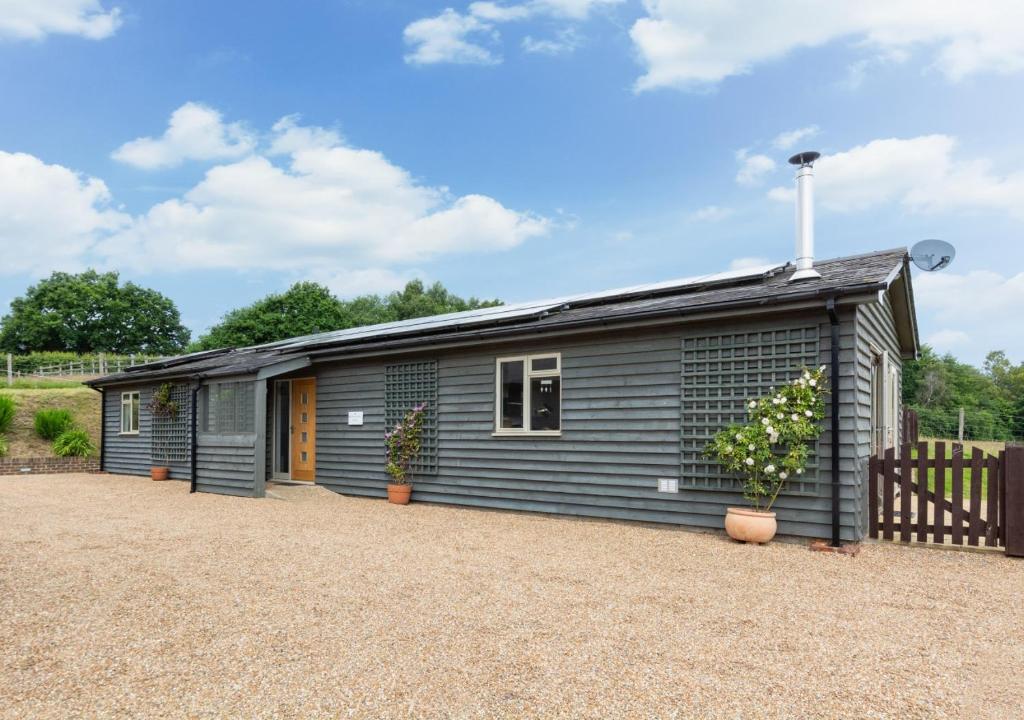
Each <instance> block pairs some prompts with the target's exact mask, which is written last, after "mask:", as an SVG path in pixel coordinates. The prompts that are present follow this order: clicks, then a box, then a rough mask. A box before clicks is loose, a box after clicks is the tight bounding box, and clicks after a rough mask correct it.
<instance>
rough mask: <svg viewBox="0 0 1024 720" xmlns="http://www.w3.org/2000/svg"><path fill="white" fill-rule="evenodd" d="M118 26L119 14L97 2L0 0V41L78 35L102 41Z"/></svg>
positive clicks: (89, 0)
mask: <svg viewBox="0 0 1024 720" xmlns="http://www.w3.org/2000/svg"><path fill="white" fill-rule="evenodd" d="M119 27H121V11H120V10H119V9H118V8H116V7H115V8H111V9H110V10H107V9H105V8H104V7H103V4H102V3H101V2H100V0H0V39H2V38H4V37H8V38H14V39H21V40H41V39H43V38H45V37H46V36H47V35H78V36H81V37H84V38H89V39H90V40H102V39H104V38H108V37H110V36H111V35H113V34H114V33H115V32H117V29H118V28H119Z"/></svg>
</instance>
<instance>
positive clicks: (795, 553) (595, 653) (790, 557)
mask: <svg viewBox="0 0 1024 720" xmlns="http://www.w3.org/2000/svg"><path fill="white" fill-rule="evenodd" d="M280 494H282V495H284V496H287V499H284V500H274V499H267V500H246V499H237V498H228V497H218V496H214V495H193V496H189V494H188V487H187V485H186V484H184V483H180V482H165V483H154V482H151V481H149V480H145V479H141V478H128V477H118V476H109V475H93V476H90V475H78V476H75V475H64V476H37V477H0V716H2V717H6V718H49V717H53V718H71V717H90V718H91V717H146V718H159V717H195V718H206V717H267V718H270V717H273V718H310V717H324V716H328V717H334V716H340V717H372V718H379V717H458V718H475V717H510V716H543V717H573V718H575V717H680V718H689V717H700V718H703V717H707V718H868V717H870V718H880V717H891V718H934V717H963V716H968V715H969V716H970V717H972V718H1014V717H1020V716H1021V704H1022V703H1024V561H1014V560H1009V559H1006V558H1004V557H1003V556H1001V555H989V554H978V553H963V552H950V551H942V550H924V549H908V548H899V547H894V546H880V545H870V546H867V547H866V548H865V549H864V551H863V552H862V553H861V555H860V556H859V557H856V558H848V557H840V556H833V555H826V554H820V553H812V552H809V551H808V550H807V549H806V547H804V546H803V545H796V544H784V543H779V542H776V543H773V544H771V545H769V546H766V547H747V546H742V545H737V544H733V543H730V542H729V541H727V540H726V539H724V538H723V537H721V536H719V535H714V534H697V533H691V532H685V531H681V530H678V529H674V528H671V527H655V526H644V525H636V524H625V523H614V522H600V521H586V520H574V519H565V518H558V517H548V516H539V515H529V514H516V513H501V512H488V511H476V510H469V509H463V508H449V507H441V506H430V505H425V504H413V505H410V506H408V507H397V506H390V505H388V504H386V503H385V502H383V501H379V500H362V499H354V498H346V497H341V496H337V495H333V494H331V493H329V492H327V491H325V490H322V489H318V488H298V489H291V488H289V489H286V490H284V491H283V492H281V493H280Z"/></svg>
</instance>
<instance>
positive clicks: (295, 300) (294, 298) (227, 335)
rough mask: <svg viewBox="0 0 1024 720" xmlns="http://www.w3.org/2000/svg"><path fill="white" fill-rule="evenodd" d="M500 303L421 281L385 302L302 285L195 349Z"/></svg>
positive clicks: (230, 319) (242, 311)
mask: <svg viewBox="0 0 1024 720" xmlns="http://www.w3.org/2000/svg"><path fill="white" fill-rule="evenodd" d="M500 304H501V303H500V301H498V300H486V301H484V300H478V299H477V298H473V297H471V298H469V299H463V298H460V297H458V296H457V295H453V294H452V293H450V292H448V290H446V289H445V288H444V286H443V285H441V283H434V284H433V285H431V286H430V287H424V285H423V282H422V281H420V280H413V281H411V282H409V283H407V284H406V286H405V288H404V289H402V290H401V291H396V292H393V293H391V294H390V295H388V296H386V297H384V298H381V297H380V296H378V295H361V296H359V297H357V298H354V299H352V300H347V301H345V300H339V299H338V298H336V297H335V296H334V295H332V294H331V292H330V290H328V289H327V288H326V287H324V286H323V285H318V284H317V283H313V282H300V283H296V284H295V285H292V287H291V288H289V289H288V290H287V291H286V292H284V293H279V294H273V295H268V296H267V297H265V298H263V299H262V300H257V301H256V302H254V303H253V304H252V305H248V306H246V307H243V308H239V309H237V310H232V311H231V312H229V313H228V314H227V315H225V316H224V318H223V319H222V320H221V322H220V323H218V324H217V325H215V326H214V327H213V328H211V329H210V331H209V332H207V333H206V334H205V335H203V336H202V337H201V338H199V340H198V341H197V342H196V343H194V345H193V346H192V347H193V349H196V350H207V349H212V348H219V347H239V346H245V345H259V344H262V343H268V342H276V341H278V340H286V339H288V338H292V337H297V336H299V335H309V334H312V333H318V332H327V331H330V330H343V329H346V328H352V327H360V326H363V325H374V324H376V323H382V322H391V321H395V320H408V319H410V318H417V317H426V316H428V315H440V314H443V313H450V312H460V311H462V310H473V309H476V308H480V307H491V306H493V305H500Z"/></svg>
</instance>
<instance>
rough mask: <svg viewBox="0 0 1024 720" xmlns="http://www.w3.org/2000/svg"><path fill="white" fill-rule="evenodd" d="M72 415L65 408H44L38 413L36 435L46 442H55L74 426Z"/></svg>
mask: <svg viewBox="0 0 1024 720" xmlns="http://www.w3.org/2000/svg"><path fill="white" fill-rule="evenodd" d="M74 422H75V421H74V418H73V417H71V413H70V412H69V411H68V410H64V409H63V408H44V409H42V410H40V411H38V412H37V413H36V420H35V425H36V434H37V435H38V436H39V437H41V438H43V439H44V440H54V439H56V437H57V436H58V435H60V434H61V433H63V432H65V431H67V430H70V429H71V426H72V425H74Z"/></svg>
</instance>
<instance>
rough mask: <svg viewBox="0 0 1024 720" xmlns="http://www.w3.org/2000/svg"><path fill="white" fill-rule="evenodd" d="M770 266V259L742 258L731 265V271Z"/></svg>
mask: <svg viewBox="0 0 1024 720" xmlns="http://www.w3.org/2000/svg"><path fill="white" fill-rule="evenodd" d="M767 264H768V258H763V257H741V258H736V259H735V260H733V261H732V262H730V263H729V269H730V270H751V269H753V268H759V267H764V266H765V265H767Z"/></svg>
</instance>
